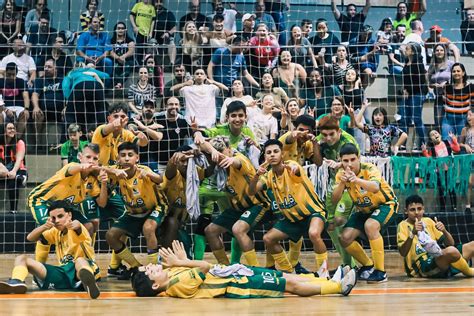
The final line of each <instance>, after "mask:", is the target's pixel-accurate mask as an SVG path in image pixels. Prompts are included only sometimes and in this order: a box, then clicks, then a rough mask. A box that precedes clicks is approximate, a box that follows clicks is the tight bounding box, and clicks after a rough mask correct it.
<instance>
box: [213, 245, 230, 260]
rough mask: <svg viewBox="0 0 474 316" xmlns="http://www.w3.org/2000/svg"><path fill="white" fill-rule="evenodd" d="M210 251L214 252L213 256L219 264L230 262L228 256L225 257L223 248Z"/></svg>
mask: <svg viewBox="0 0 474 316" xmlns="http://www.w3.org/2000/svg"><path fill="white" fill-rule="evenodd" d="M212 253H213V254H214V257H216V259H217V262H219V263H220V264H230V261H229V258H228V257H227V254H226V253H225V249H224V248H222V249H217V250H213V251H212Z"/></svg>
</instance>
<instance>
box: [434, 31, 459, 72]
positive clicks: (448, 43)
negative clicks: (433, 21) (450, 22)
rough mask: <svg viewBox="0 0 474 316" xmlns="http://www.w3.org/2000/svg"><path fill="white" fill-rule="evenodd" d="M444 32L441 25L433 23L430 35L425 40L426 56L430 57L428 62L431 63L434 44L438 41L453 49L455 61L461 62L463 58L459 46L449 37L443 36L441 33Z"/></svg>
mask: <svg viewBox="0 0 474 316" xmlns="http://www.w3.org/2000/svg"><path fill="white" fill-rule="evenodd" d="M442 32H443V29H442V28H441V27H440V26H439V25H433V26H431V27H430V37H429V38H427V39H426V40H425V49H426V52H427V54H426V57H427V58H428V60H427V63H428V64H429V63H430V61H431V58H432V57H433V48H434V45H436V44H438V43H442V44H445V45H446V47H447V48H448V49H449V50H450V51H451V54H452V55H453V56H454V61H455V62H459V60H460V58H461V54H460V52H459V48H458V47H457V46H456V45H455V44H454V43H452V42H451V41H450V40H449V38H447V37H443V36H442V34H441V33H442Z"/></svg>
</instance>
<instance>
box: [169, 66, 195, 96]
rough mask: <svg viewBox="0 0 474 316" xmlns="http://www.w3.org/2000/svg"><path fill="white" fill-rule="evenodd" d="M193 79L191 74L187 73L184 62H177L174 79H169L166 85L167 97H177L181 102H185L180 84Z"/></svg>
mask: <svg viewBox="0 0 474 316" xmlns="http://www.w3.org/2000/svg"><path fill="white" fill-rule="evenodd" d="M189 79H191V75H190V74H189V73H186V68H185V67H184V65H183V64H176V65H174V67H173V79H171V80H170V81H168V82H167V83H166V85H165V97H171V96H173V97H177V98H178V100H179V104H184V102H183V99H182V98H181V97H180V96H179V89H178V88H177V87H178V85H180V84H182V83H184V82H186V81H188V80H189Z"/></svg>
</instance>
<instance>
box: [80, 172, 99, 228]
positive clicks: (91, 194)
mask: <svg viewBox="0 0 474 316" xmlns="http://www.w3.org/2000/svg"><path fill="white" fill-rule="evenodd" d="M99 195H100V184H99V181H98V180H97V178H96V177H88V178H87V181H86V198H85V200H84V201H82V203H81V212H82V215H84V216H85V217H86V218H87V219H96V218H99V217H100V212H99V206H98V205H97V202H96V198H97V197H98V196H99Z"/></svg>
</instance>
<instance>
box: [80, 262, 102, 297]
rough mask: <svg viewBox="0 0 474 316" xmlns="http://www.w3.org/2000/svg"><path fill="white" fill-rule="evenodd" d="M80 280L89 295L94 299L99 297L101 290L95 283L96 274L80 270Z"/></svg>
mask: <svg viewBox="0 0 474 316" xmlns="http://www.w3.org/2000/svg"><path fill="white" fill-rule="evenodd" d="M79 280H81V282H82V286H83V287H84V290H85V291H86V292H87V293H89V296H90V297H91V298H92V299H96V298H98V297H99V295H100V290H99V287H98V286H97V283H96V281H95V277H94V273H92V272H91V271H89V270H86V269H81V270H79Z"/></svg>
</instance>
